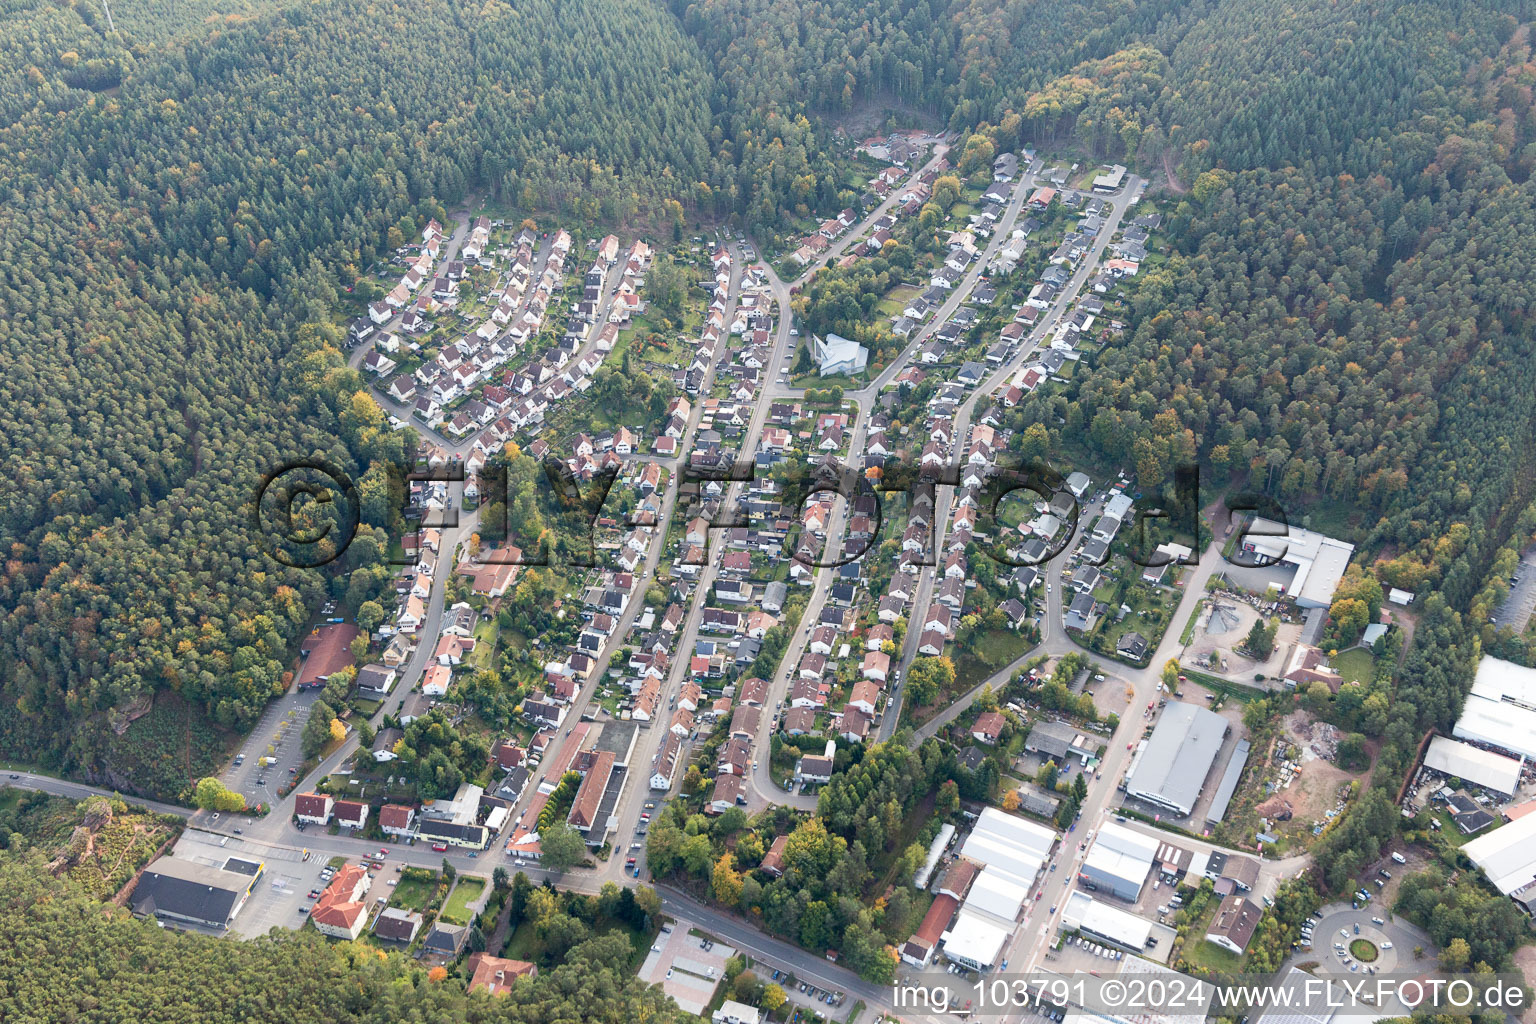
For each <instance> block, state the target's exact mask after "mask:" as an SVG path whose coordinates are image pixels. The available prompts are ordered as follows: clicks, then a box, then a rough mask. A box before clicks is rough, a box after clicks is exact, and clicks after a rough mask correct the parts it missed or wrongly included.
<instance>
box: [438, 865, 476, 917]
mask: <svg viewBox="0 0 1536 1024" xmlns="http://www.w3.org/2000/svg"><path fill="white" fill-rule="evenodd" d="M484 891H485V880H484V879H482V878H466V877H464V876H463V875H460V876H459V884H458V885H456V886H454V887H453V892H451V893H449V894H448V902H447V903H446V904H445V905H444V906H443V913H442V915H441V916H442V919H443V920H444V921H447V922H448V923H449V924H469V920H470V917H471V916H472V915H471V913H470V909H469V905H470V904H471V903H473V902H474V901H475V900H477V899H479V898H480V894H481V893H482V892H484Z"/></svg>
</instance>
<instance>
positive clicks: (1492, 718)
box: [1451, 658, 1536, 758]
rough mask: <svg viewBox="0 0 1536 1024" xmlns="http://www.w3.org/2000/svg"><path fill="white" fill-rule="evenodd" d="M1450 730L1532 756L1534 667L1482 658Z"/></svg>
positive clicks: (1535, 737)
mask: <svg viewBox="0 0 1536 1024" xmlns="http://www.w3.org/2000/svg"><path fill="white" fill-rule="evenodd" d="M1451 731H1452V734H1453V735H1455V736H1456V737H1457V738H1458V739H1463V740H1470V741H1471V742H1473V743H1481V744H1484V745H1485V746H1490V747H1497V748H1498V749H1499V750H1504V751H1508V752H1509V753H1511V754H1515V755H1517V756H1519V757H1526V758H1536V669H1529V668H1526V667H1525V666H1523V665H1516V664H1515V663H1514V662H1512V661H1505V660H1503V659H1502V658H1484V659H1483V660H1482V661H1480V662H1479V663H1478V666H1477V675H1476V677H1474V678H1473V680H1472V692H1471V693H1469V694H1467V702H1466V704H1464V705H1462V709H1461V717H1460V718H1458V719H1457V720H1456V727H1455V728H1454V729H1453V730H1451Z"/></svg>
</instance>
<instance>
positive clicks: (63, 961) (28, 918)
mask: <svg viewBox="0 0 1536 1024" xmlns="http://www.w3.org/2000/svg"><path fill="white" fill-rule="evenodd" d="M43 867H44V864H43V860H42V857H41V856H40V855H38V854H26V855H21V856H6V857H3V858H0V908H3V913H0V1016H3V1017H4V1018H5V1019H6V1020H7V1021H14V1022H16V1024H57V1022H59V1021H66V1020H68V1021H80V1022H89V1021H102V1022H111V1024H117V1022H120V1021H125V1020H142V1021H171V1020H192V1019H196V1020H201V1021H207V1022H209V1024H217V1022H222V1021H246V1020H273V1021H275V1020H292V1021H330V1022H336V1024H348V1022H358V1024H363V1022H372V1021H377V1022H381V1024H382V1022H390V1024H394V1022H398V1021H421V1022H423V1024H428V1022H436V1021H442V1022H450V1021H451V1022H454V1024H463V1022H480V1021H484V1022H490V1021H518V1022H519V1024H540V1022H569V1021H601V1022H608V1024H628V1022H634V1021H647V1022H655V1024H666V1022H669V1021H679V1022H680V1021H682V1020H684V1019H697V1018H687V1015H685V1014H683V1013H682V1011H680V1010H679V1009H678V1008H677V1006H676V1004H675V1003H673V1002H672V1000H671V999H669V998H668V997H667V996H666V995H665V994H663V993H662V991H661V989H659V988H652V987H650V986H647V985H644V984H642V983H641V982H640V981H639V980H637V979H636V978H635V977H634V976H633V975H632V974H631V973H630V972H629V971H628V970H627V969H626V965H627V964H628V963H629V958H630V954H631V948H630V944H629V940H628V939H627V938H626V937H625V936H624V934H623V933H621V932H614V933H609V934H606V935H602V936H599V937H597V938H592V939H586V940H584V941H581V942H578V943H577V944H576V945H574V946H572V947H571V948H570V949H568V950H566V951H565V953H564V956H563V958H562V959H561V961H560V962H559V963H558V964H549V965H546V966H545V968H544V969H542V970H540V972H539V974H538V976H537V977H534V978H530V979H525V980H522V981H519V982H518V984H517V985H516V986H515V987H514V988H513V990H512V991H511V993H510V994H508V995H504V996H491V995H487V994H485V993H483V992H480V993H475V994H473V995H469V994H466V993H465V991H464V980H463V979H462V978H454V977H448V978H444V979H441V980H430V979H429V978H428V971H427V969H426V968H425V967H424V966H422V965H419V964H416V963H415V962H413V961H407V960H406V959H404V958H403V957H402V956H401V955H400V954H398V953H395V954H390V955H387V956H386V955H385V954H384V953H382V952H381V951H379V950H378V949H376V948H373V947H370V946H367V945H363V944H360V943H340V944H332V943H329V942H327V941H326V940H325V939H324V938H322V937H321V936H320V935H318V934H317V933H315V932H313V931H307V932H302V933H288V932H281V933H275V934H273V935H272V936H271V937H270V938H265V939H259V940H255V941H251V942H235V941H232V940H224V939H210V938H208V937H207V936H203V935H193V934H182V933H179V932H175V931H167V930H165V929H162V928H159V927H157V926H156V925H155V923H154V922H153V921H147V920H144V921H141V920H135V919H134V918H133V917H131V916H130V915H129V914H128V912H127V911H125V910H119V909H115V908H111V909H108V910H106V911H104V910H103V907H102V905H101V904H100V903H98V902H97V901H96V900H95V899H93V898H91V897H90V896H89V895H87V894H85V893H84V892H83V891H82V890H81V889H79V888H77V887H76V886H74V885H73V884H72V883H69V882H66V881H62V880H58V879H54V878H52V877H50V876H49V875H48V874H47V873H46V872H45V871H44V870H43ZM536 891H540V892H541V891H542V890H536ZM41 964H46V965H47V967H46V968H45V969H39V965H41ZM250 979H264V980H266V981H268V982H273V981H275V982H278V983H276V984H271V983H268V984H262V985H259V986H258V985H253V984H247V983H246V982H248V981H249V980H250Z"/></svg>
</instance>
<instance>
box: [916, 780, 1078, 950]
mask: <svg viewBox="0 0 1536 1024" xmlns="http://www.w3.org/2000/svg"><path fill="white" fill-rule="evenodd" d="M1055 844H1056V833H1055V832H1053V831H1051V830H1050V829H1048V828H1046V827H1045V826H1043V825H1037V824H1035V823H1034V822H1032V821H1026V820H1024V819H1023V818H1019V817H1015V816H1014V815H1012V814H1008V813H1006V812H1004V811H1000V810H998V809H997V808H995V807H988V808H987V809H985V810H984V811H982V812H981V815H980V816H979V817H978V818H977V819H976V826H975V828H973V829H972V830H971V834H970V835H969V836H968V837H967V838H966V840H965V845H964V846H962V847H961V849H960V856H961V857H962V858H963V859H965V860H968V861H971V862H972V863H974V864H978V865H980V866H981V871H980V872H979V873H978V874H977V875H976V880H975V881H974V882H972V883H971V887H970V891H969V892H967V893H966V895H965V902H964V903H963V904H961V906H960V912H959V913H958V914H956V915H955V919H954V921H953V922H952V923H951V924H950V926H949V929H948V930H947V931H946V932H945V933H944V936H943V939H944V955H945V956H947V957H949V959H951V960H953V961H955V962H956V963H960V964H964V965H965V966H967V967H970V968H971V969H972V970H977V971H985V970H989V969H990V968H991V967H992V966H993V965H995V964H996V963H997V961H998V958H999V957H1000V956H1001V954H1002V949H1003V945H1004V944H1005V943H1006V942H1007V941H1008V936H1010V935H1011V934H1013V929H1014V927H1015V926H1016V925H1017V923H1018V919H1019V915H1020V914H1021V913H1022V912H1023V909H1024V905H1025V904H1026V903H1027V902H1028V900H1029V890H1030V887H1031V886H1033V885H1034V883H1035V879H1036V878H1038V877H1039V876H1040V872H1041V869H1042V868H1044V866H1045V862H1046V859H1047V858H1048V857H1050V854H1051V849H1052V847H1054V846H1055Z"/></svg>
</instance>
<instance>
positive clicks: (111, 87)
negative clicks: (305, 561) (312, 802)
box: [0, 0, 710, 795]
mask: <svg viewBox="0 0 1536 1024" xmlns="http://www.w3.org/2000/svg"><path fill="white" fill-rule="evenodd" d="M660 13H661V12H658V11H652V10H647V9H646V8H645V7H644V6H643V5H640V6H636V5H620V4H613V3H607V2H602V0H594V2H591V3H586V2H577V3H563V4H560V5H558V6H557V5H555V4H553V3H544V4H531V5H530V4H522V5H518V6H517V7H516V8H515V9H514V8H513V7H511V6H507V5H497V4H493V5H490V6H487V7H483V8H481V9H479V10H478V11H477V12H472V13H470V12H464V11H460V10H458V9H454V8H450V7H448V6H446V5H436V4H426V5H422V4H404V3H400V4H390V3H385V4H369V5H364V4H359V3H350V2H346V0H342V2H338V3H331V4H324V5H306V6H304V7H295V8H291V9H288V10H286V11H279V12H277V13H272V14H268V15H267V16H264V17H259V18H254V19H250V20H245V21H236V22H235V23H232V24H226V25H223V26H222V27H219V28H217V29H216V30H215V29H213V28H209V29H208V30H206V31H202V32H197V33H193V34H192V35H191V37H190V38H189V39H188V40H186V41H185V42H183V43H182V44H181V45H179V46H175V47H164V48H159V49H156V48H153V47H149V46H146V45H145V44H141V43H134V44H133V45H131V46H124V45H123V43H122V41H121V40H122V37H120V36H114V35H110V34H108V33H106V31H105V26H104V24H103V23H102V22H101V21H100V20H98V18H97V16H96V13H95V8H94V7H87V6H85V5H81V6H80V7H79V8H75V7H69V6H54V5H49V4H45V3H36V4H26V3H12V4H8V5H7V9H6V12H5V14H6V20H5V22H4V26H3V28H0V51H3V52H4V53H5V54H6V58H5V59H4V60H3V61H0V64H3V65H4V68H5V70H4V71H3V72H0V122H3V127H0V194H3V195H4V197H5V202H4V208H3V210H0V305H3V307H4V308H5V309H6V310H7V313H8V315H7V316H6V317H4V318H3V320H0V352H3V357H0V358H3V359H4V360H5V363H6V366H7V371H6V373H5V374H4V377H3V381H0V389H3V392H4V397H5V399H6V401H5V408H6V412H5V414H4V416H5V430H4V435H5V436H4V441H3V442H0V465H3V467H4V473H5V475H6V477H7V478H8V479H9V480H10V481H11V483H12V486H11V487H9V488H7V490H6V493H5V495H4V496H3V497H0V536H3V538H4V545H5V549H6V562H5V564H4V571H3V575H0V606H3V608H4V609H5V612H6V614H5V618H4V621H3V624H0V639H3V644H4V655H3V657H4V667H5V671H4V672H3V673H0V674H3V676H4V684H3V685H4V689H5V698H6V702H7V704H8V705H11V706H14V707H15V708H16V709H17V713H16V714H14V715H8V716H6V720H5V723H4V725H3V726H0V738H3V745H4V747H5V749H7V750H9V751H11V752H13V753H14V754H16V755H19V756H23V757H28V758H35V759H42V760H45V761H49V762H52V763H56V764H59V765H61V766H63V767H67V768H74V769H80V768H100V769H106V770H110V769H112V768H113V767H114V765H113V764H105V763H102V760H103V759H102V753H103V751H105V750H107V749H109V748H110V747H112V746H113V745H114V744H116V743H117V742H118V736H117V734H116V733H115V732H114V731H113V729H112V726H113V725H114V724H115V725H116V726H117V727H118V729H119V730H121V729H122V727H123V726H124V725H126V722H127V719H128V718H130V717H132V716H134V715H137V714H140V713H143V712H144V711H146V710H147V709H148V707H149V701H150V699H151V698H152V697H153V696H154V695H155V694H156V693H167V694H169V693H171V692H174V693H175V694H177V695H179V696H180V697H181V698H183V699H184V700H185V701H187V702H188V703H189V704H190V706H191V708H192V709H193V713H194V715H201V716H206V717H207V718H209V719H211V720H212V721H213V722H216V723H218V724H219V725H222V726H225V727H233V728H241V727H245V726H247V725H249V723H250V722H252V721H253V720H254V718H255V716H256V715H257V714H258V713H259V712H260V710H261V708H262V706H263V704H264V703H265V701H266V700H267V699H268V698H269V697H270V696H271V695H272V693H273V692H274V686H279V685H281V678H282V672H283V670H284V668H285V667H286V666H285V663H286V661H287V659H288V658H289V657H291V655H292V643H293V641H294V640H295V638H296V636H297V634H298V633H299V632H300V630H301V629H302V627H303V624H304V623H305V622H306V621H307V616H308V615H309V614H310V612H311V611H312V610H313V609H314V607H315V606H316V604H317V602H318V601H320V600H321V599H322V598H323V597H324V596H325V588H326V587H327V585H329V586H331V587H332V588H335V589H334V591H333V592H335V593H337V594H342V593H345V592H346V589H347V584H348V576H347V574H348V573H349V572H352V571H354V570H358V571H363V572H365V573H366V572H367V571H368V563H369V562H370V561H371V560H375V559H376V557H377V549H376V548H375V547H370V546H369V545H367V544H365V546H364V547H365V550H364V551H361V552H349V554H348V563H347V564H345V565H343V566H341V567H340V568H341V569H342V572H341V573H339V574H337V575H336V576H335V577H333V578H331V579H330V580H328V579H327V577H326V576H324V575H321V574H319V573H316V572H311V571H293V570H286V569H284V567H283V566H281V565H279V564H277V563H276V562H274V561H273V560H271V559H270V558H267V557H266V556H265V555H264V554H263V553H262V552H261V550H260V548H259V545H258V543H257V538H255V537H253V536H252V535H251V532H250V529H249V527H248V525H247V521H246V514H245V512H246V506H247V504H248V503H249V501H250V499H251V497H252V495H253V494H254V492H255V489H256V487H257V484H258V481H259V479H260V478H261V475H262V474H263V473H265V472H267V471H268V470H270V469H272V468H275V467H276V466H277V465H278V464H279V462H280V461H281V460H284V459H290V458H296V457H307V456H311V455H314V454H320V455H323V456H324V457H325V458H326V459H327V460H329V461H330V462H332V463H334V464H337V465H339V466H342V467H344V468H345V469H347V470H348V471H349V472H350V473H352V474H355V478H358V479H361V480H362V482H363V489H364V494H365V497H367V496H370V495H371V494H373V493H374V492H376V491H378V490H379V488H380V485H381V484H382V479H383V478H382V473H381V472H380V471H379V470H378V469H377V468H376V466H375V464H377V463H379V462H381V461H382V460H385V459H389V458H393V457H398V455H399V454H400V453H401V452H402V451H403V446H404V443H405V442H404V438H403V437H402V436H401V435H397V434H391V433H390V432H389V431H388V430H386V429H384V428H383V425H382V419H381V417H380V415H379V413H378V411H377V409H376V408H375V407H374V406H373V405H372V403H371V402H368V401H367V400H366V399H363V400H359V399H358V398H357V396H358V394H359V391H360V389H361V386H362V383H361V380H360V378H359V377H358V376H357V375H356V374H354V373H351V372H350V371H347V370H346V369H345V368H344V366H343V364H342V360H341V357H340V353H339V352H338V350H337V344H336V342H337V340H338V337H337V335H336V333H335V332H334V331H333V330H331V329H329V328H328V327H321V326H316V325H320V324H324V323H327V322H331V321H333V318H334V316H335V310H336V309H337V307H338V298H339V296H340V294H341V293H342V288H343V286H344V285H347V284H350V283H351V281H352V280H353V279H354V278H355V276H356V274H357V273H358V269H359V268H366V267H367V266H368V265H370V264H371V263H373V262H374V261H375V260H376V259H377V258H378V257H379V255H380V254H381V252H382V251H383V249H384V246H385V244H386V242H387V240H388V237H389V236H390V235H391V233H392V232H391V230H390V229H393V228H398V229H400V231H401V232H404V233H407V234H409V235H410V236H411V237H414V235H415V232H416V231H417V229H418V227H419V225H420V224H421V223H423V222H424V220H425V217H426V216H427V215H428V214H441V213H442V212H443V206H442V204H445V203H446V204H454V203H458V202H460V201H462V200H463V199H464V198H465V197H466V196H467V194H468V193H469V190H470V188H471V187H474V188H477V189H494V190H497V191H499V192H501V193H504V194H509V195H512V196H519V195H522V194H523V193H525V192H526V193H529V194H531V195H536V196H538V197H541V201H543V202H545V203H547V204H550V205H552V206H554V207H555V208H557V209H559V210H562V211H565V212H572V211H576V212H578V213H579V215H580V216H583V217H586V218H588V219H597V218H610V219H620V218H624V217H628V216H637V215H640V214H642V213H644V212H646V211H652V212H655V213H656V214H657V215H658V216H660V215H662V213H664V206H665V204H666V203H668V202H671V203H674V204H675V203H676V199H675V198H674V193H679V194H680V193H684V192H686V191H688V187H687V186H685V185H684V184H683V183H686V182H693V181H698V180H701V179H703V178H704V177H706V176H707V174H708V170H709V152H710V150H709V143H708V140H707V138H706V127H707V124H708V119H709V113H710V111H709V104H708V98H707V95H706V94H705V91H704V89H705V82H706V76H705V73H704V66H703V64H702V62H701V61H700V60H698V59H697V58H696V57H695V56H693V51H692V50H691V49H690V47H689V46H688V45H687V44H686V40H685V38H684V37H683V36H682V34H681V32H680V30H678V29H677V28H676V27H675V26H673V25H671V24H670V23H669V20H668V19H667V18H666V17H664V16H660ZM128 24H129V25H130V26H131V24H132V20H131V17H130V20H129V23H128ZM576 29H579V30H576ZM124 31H128V29H124ZM381 32H385V33H386V34H387V38H388V41H387V42H386V43H384V44H383V45H382V46H381V45H380V33H381ZM533 50H538V51H539V52H540V53H541V55H542V59H541V60H540V61H537V62H530V61H527V60H526V59H524V58H525V55H526V54H527V53H528V52H530V51H533ZM447 54H455V55H457V57H456V59H454V60H451V61H450V60H445V59H444V56H445V55H447ZM631 64H638V65H644V66H646V67H647V68H649V69H651V70H652V71H653V72H655V73H651V74H644V75H639V74H631V73H628V72H627V68H628V67H629V66H630V65H631ZM86 69H89V70H86ZM370 466H375V468H374V469H373V471H372V472H370ZM376 525H379V524H378V523H377V522H376ZM372 582H374V583H375V584H376V583H377V582H378V581H377V580H373V581H372ZM365 596H372V595H371V594H368V595H365ZM108 712H114V713H115V715H114V717H111V718H109V716H108V714H107V713H108ZM70 722H76V723H79V724H80V727H78V728H74V729H70V728H66V727H65V726H66V723H70ZM127 728H128V730H129V732H128V733H127V734H125V735H131V734H132V730H133V727H132V726H128V727H127ZM178 732H179V730H178ZM164 738H165V737H164V736H161V735H158V730H151V731H150V733H149V735H147V736H146V740H150V739H152V740H154V741H160V740H163V739H164ZM178 738H179V737H178ZM124 760H126V761H127V762H129V764H130V765H131V766H132V767H129V766H119V767H121V768H122V770H120V771H118V772H117V773H116V774H117V775H118V776H121V777H123V778H122V781H123V782H125V783H126V784H128V785H137V786H140V787H142V788H145V789H148V790H152V791H155V792H159V793H163V794H167V795H175V794H176V792H177V791H178V790H179V789H180V788H181V786H183V785H184V784H185V783H186V782H187V781H189V779H190V777H191V776H192V772H191V771H188V770H187V768H188V767H189V766H190V765H191V763H192V762H193V761H194V760H196V758H194V757H191V756H188V757H186V758H181V757H177V758H175V761H178V762H181V763H180V765H179V766H178V765H177V764H174V763H170V764H164V765H161V766H159V769H158V770H154V771H151V772H149V773H148V774H147V775H143V774H139V773H138V772H136V771H135V770H134V768H137V767H140V766H142V764H143V763H144V761H145V760H146V759H136V758H132V757H129V758H126V759H124ZM178 769H179V770H178Z"/></svg>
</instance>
